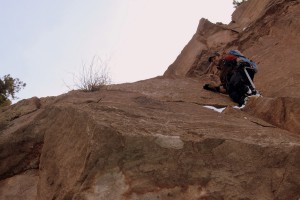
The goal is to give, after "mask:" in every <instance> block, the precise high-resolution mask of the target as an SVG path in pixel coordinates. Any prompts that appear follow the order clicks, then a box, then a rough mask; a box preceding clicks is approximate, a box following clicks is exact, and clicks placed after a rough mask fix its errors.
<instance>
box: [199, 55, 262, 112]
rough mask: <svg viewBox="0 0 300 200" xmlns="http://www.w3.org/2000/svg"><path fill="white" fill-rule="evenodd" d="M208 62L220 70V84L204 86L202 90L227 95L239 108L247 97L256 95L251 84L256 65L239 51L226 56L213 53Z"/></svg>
mask: <svg viewBox="0 0 300 200" xmlns="http://www.w3.org/2000/svg"><path fill="white" fill-rule="evenodd" d="M208 61H209V62H210V63H212V64H213V65H216V66H217V69H218V70H220V82H221V84H219V85H217V86H216V85H213V84H205V85H204V86H203V88H204V89H206V90H211V91H214V92H221V93H227V94H229V96H230V97H231V99H232V100H233V101H234V102H236V103H238V104H239V106H242V105H243V104H245V100H247V97H248V96H250V95H254V94H256V90H255V86H254V84H253V78H254V74H255V72H256V64H255V63H254V62H253V61H250V60H249V59H247V58H246V57H244V56H243V55H242V54H241V53H240V52H239V51H237V50H232V51H230V52H229V53H228V54H226V53H223V54H222V55H221V54H220V53H218V52H215V53H213V54H212V55H211V56H210V57H209V59H208ZM252 66H253V67H252ZM245 69H246V70H245Z"/></svg>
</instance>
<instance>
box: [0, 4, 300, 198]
mask: <svg viewBox="0 0 300 200" xmlns="http://www.w3.org/2000/svg"><path fill="white" fill-rule="evenodd" d="M257 6H259V8H258V9H257V12H255V13H254V12H251V11H252V10H253V9H254V8H256V7H257ZM241 9H244V12H242V11H241ZM299 10H300V9H299V1H287V0H286V1H279V0H273V1H268V0H265V1H263V0H261V1H258V0H249V1H248V2H246V3H244V4H242V5H241V6H240V7H239V8H238V9H237V10H236V12H235V13H234V14H233V21H234V23H233V22H232V23H231V24H229V25H222V24H217V25H215V24H212V23H210V22H209V21H208V20H205V19H202V20H201V21H200V25H199V28H198V30H197V32H196V34H195V35H194V37H193V38H192V40H191V41H190V42H189V44H188V45H187V46H186V47H185V48H184V50H183V51H182V53H181V55H179V56H178V58H177V59H176V61H175V62H174V63H173V64H172V65H171V66H170V67H169V68H168V70H167V71H166V72H165V74H164V76H162V77H156V78H153V79H149V80H143V81H139V82H136V83H127V84H120V85H111V86H108V87H107V88H103V89H102V90H100V91H98V92H92V93H85V92H81V91H71V92H69V93H67V94H63V95H60V96H57V97H47V98H41V99H38V98H31V99H27V100H22V101H20V102H18V103H17V104H15V105H12V106H10V107H5V108H1V110H0V160H1V162H0V199H25V200H27V199H28V200H32V199H38V200H48V199H56V200H58V199H64V200H69V199H74V200H79V199H86V200H94V199H95V200H96V199H97V200H98V199H105V200H110V199H111V200H117V199H120V200H127V199H128V200H129V199H130V200H131V199H133V200H143V199H144V200H146V199H147V200H149V199H151V200H152V199H175V200H176V199H178V200H182V199H183V200H184V199H187V200H190V199H220V200H221V199H266V200H268V199H270V200H271V199H278V200H279V199H282V200H286V199H292V200H294V199H295V200H298V199H299V198H300V135H299V133H300V112H299V108H300V106H299V104H300V102H299V92H298V90H297V89H298V88H299V80H300V79H299V77H297V73H298V75H299V68H297V67H296V66H297V65H298V64H299V61H297V59H294V58H292V56H290V53H291V51H293V53H295V55H297V52H298V54H299V48H297V44H299V39H298V37H296V36H298V34H299V32H298V30H299V20H298V18H297V16H298V15H299ZM289 19H293V21H291V22H290V23H287V22H288V20H289ZM244 27H248V29H244ZM282 27H285V28H286V29H288V31H287V30H282V29H281V28H282ZM246 30H248V31H246ZM275 41H277V42H279V43H278V44H275V43H274V45H273V46H270V45H271V44H273V42H275ZM285 45H289V46H285ZM232 47H236V48H239V49H241V50H242V51H243V52H245V54H246V55H247V56H251V57H253V59H254V60H255V61H258V62H259V67H260V68H259V70H260V71H259V74H257V76H256V78H255V81H256V83H257V87H258V88H259V89H260V90H261V91H263V94H264V97H262V98H251V99H250V100H249V102H248V104H247V106H246V107H245V108H243V109H236V108H233V106H234V105H235V104H234V103H233V102H231V100H230V99H229V97H228V96H226V95H220V94H217V93H213V92H209V91H205V90H203V89H202V85H203V84H204V83H205V82H206V81H208V80H209V78H210V76H209V75H203V72H204V71H205V70H206V67H207V65H208V63H207V55H208V54H209V53H210V52H211V51H213V50H220V49H221V50H227V49H229V48H232ZM284 47H285V48H284ZM275 58H276V59H275ZM292 61H293V62H295V63H294V64H292V63H291V62H292ZM282 63H285V65H284V70H283V67H282ZM271 64H272V65H271ZM274 69H276V70H274ZM266 74H268V76H267V75H266ZM266 77H268V78H266ZM279 79H280V80H279ZM275 83H277V84H278V85H280V83H281V85H280V87H279V86H278V87H277V88H276V90H275V89H274V90H271V91H270V89H271V86H272V84H275ZM204 106H214V107H217V108H221V107H224V108H225V107H226V108H225V110H224V111H223V112H222V113H218V112H215V111H213V110H210V109H207V108H206V107H204Z"/></svg>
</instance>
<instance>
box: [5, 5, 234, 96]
mask: <svg viewBox="0 0 300 200" xmlns="http://www.w3.org/2000/svg"><path fill="white" fill-rule="evenodd" d="M233 11H234V8H233V5H232V0H0V44H1V45H0V77H3V76H4V75H5V74H11V76H12V77H14V78H20V79H21V80H22V81H23V82H25V83H27V86H26V87H25V88H24V89H23V90H22V91H21V92H19V93H18V94H17V96H18V97H20V99H24V98H25V99H27V98H31V97H33V96H37V97H45V96H56V95H59V94H62V93H65V92H68V90H69V89H68V88H67V87H66V84H67V85H69V86H71V85H73V76H74V74H78V73H79V72H80V71H81V69H82V65H83V63H89V62H90V61H91V60H92V58H93V57H94V56H99V57H101V58H103V59H104V60H105V59H107V58H109V62H108V63H109V71H110V77H111V79H112V82H113V83H124V82H134V81H139V80H144V79H148V78H152V77H155V76H159V75H162V74H163V73H164V71H166V69H167V68H168V66H169V65H170V64H172V62H173V61H174V60H175V59H176V57H177V56H178V55H179V54H180V52H181V50H182V49H183V48H184V46H185V45H186V44H187V43H188V42H189V40H190V39H191V38H192V36H193V34H194V33H195V32H196V30H197V26H198V24H199V20H200V19H201V18H206V19H208V20H210V21H211V22H213V23H216V22H223V23H225V24H227V23H229V22H230V21H231V14H232V12H233Z"/></svg>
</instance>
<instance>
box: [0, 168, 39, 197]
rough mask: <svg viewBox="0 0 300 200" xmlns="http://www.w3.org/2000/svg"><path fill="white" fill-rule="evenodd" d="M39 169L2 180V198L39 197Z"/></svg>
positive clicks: (0, 190) (0, 182)
mask: <svg viewBox="0 0 300 200" xmlns="http://www.w3.org/2000/svg"><path fill="white" fill-rule="evenodd" d="M37 184H38V170H34V171H27V172H26V173H24V174H20V175H16V176H14V177H11V178H7V179H5V180H2V181H0V199H7V200H8V199H9V200H20V199H22V200H33V199H36V197H37Z"/></svg>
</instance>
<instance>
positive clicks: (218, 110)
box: [203, 106, 226, 113]
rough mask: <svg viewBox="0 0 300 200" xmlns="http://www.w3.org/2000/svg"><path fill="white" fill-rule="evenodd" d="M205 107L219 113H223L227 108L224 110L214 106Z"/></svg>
mask: <svg viewBox="0 0 300 200" xmlns="http://www.w3.org/2000/svg"><path fill="white" fill-rule="evenodd" d="M203 107H204V108H208V109H211V110H214V111H216V112H219V113H221V112H223V110H225V108H226V107H224V108H216V107H214V106H203Z"/></svg>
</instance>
